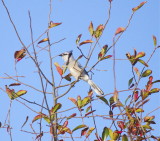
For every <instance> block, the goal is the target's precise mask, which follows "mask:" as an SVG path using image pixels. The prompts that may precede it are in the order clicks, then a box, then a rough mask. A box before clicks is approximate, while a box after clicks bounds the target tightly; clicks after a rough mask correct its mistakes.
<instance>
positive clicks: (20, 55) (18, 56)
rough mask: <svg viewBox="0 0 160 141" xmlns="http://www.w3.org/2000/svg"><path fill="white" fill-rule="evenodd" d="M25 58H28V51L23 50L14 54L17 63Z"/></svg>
mask: <svg viewBox="0 0 160 141" xmlns="http://www.w3.org/2000/svg"><path fill="white" fill-rule="evenodd" d="M25 56H26V50H25V49H21V50H19V51H16V52H15V53H14V58H15V59H16V61H17V62H18V61H20V60H22V59H23V58H24V57H25Z"/></svg>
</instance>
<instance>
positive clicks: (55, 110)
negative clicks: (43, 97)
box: [50, 103, 62, 114]
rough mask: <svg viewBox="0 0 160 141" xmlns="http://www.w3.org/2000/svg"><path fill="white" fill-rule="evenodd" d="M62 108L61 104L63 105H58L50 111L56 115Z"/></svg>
mask: <svg viewBox="0 0 160 141" xmlns="http://www.w3.org/2000/svg"><path fill="white" fill-rule="evenodd" d="M61 107H62V104H61V103H57V104H56V105H55V106H54V107H53V108H52V109H51V110H50V112H51V114H54V113H56V112H57V111H58V110H59V109H60V108H61Z"/></svg>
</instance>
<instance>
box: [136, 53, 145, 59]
mask: <svg viewBox="0 0 160 141" xmlns="http://www.w3.org/2000/svg"><path fill="white" fill-rule="evenodd" d="M144 56H145V52H139V53H138V54H137V55H136V58H141V57H144Z"/></svg>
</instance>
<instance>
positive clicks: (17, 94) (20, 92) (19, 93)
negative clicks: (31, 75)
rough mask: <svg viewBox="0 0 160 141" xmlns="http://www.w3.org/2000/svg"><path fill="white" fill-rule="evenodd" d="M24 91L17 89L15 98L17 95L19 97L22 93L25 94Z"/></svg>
mask: <svg viewBox="0 0 160 141" xmlns="http://www.w3.org/2000/svg"><path fill="white" fill-rule="evenodd" d="M26 93H27V91H26V90H19V91H18V92H17V93H16V98H17V97H20V96H22V95H24V94H26Z"/></svg>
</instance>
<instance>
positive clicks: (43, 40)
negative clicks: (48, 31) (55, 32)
mask: <svg viewBox="0 0 160 141" xmlns="http://www.w3.org/2000/svg"><path fill="white" fill-rule="evenodd" d="M46 41H49V39H48V38H44V39H42V40H41V41H39V42H38V44H40V43H43V42H46Z"/></svg>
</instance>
